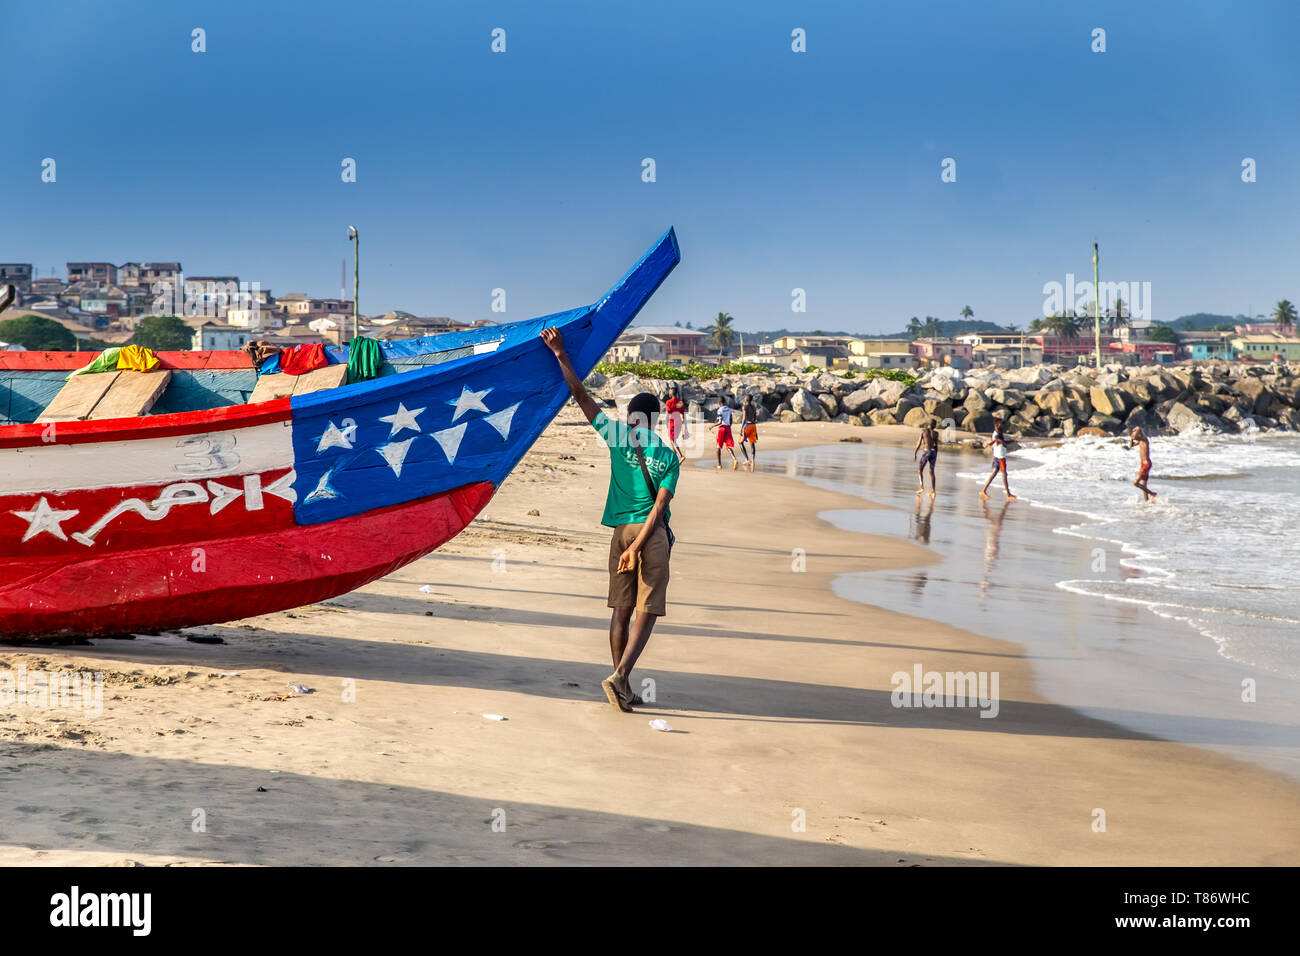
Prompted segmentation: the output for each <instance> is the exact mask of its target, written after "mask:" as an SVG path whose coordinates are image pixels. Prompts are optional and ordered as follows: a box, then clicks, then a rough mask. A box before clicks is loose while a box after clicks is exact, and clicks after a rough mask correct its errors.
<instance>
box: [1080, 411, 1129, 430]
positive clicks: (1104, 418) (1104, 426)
mask: <svg viewBox="0 0 1300 956" xmlns="http://www.w3.org/2000/svg"><path fill="white" fill-rule="evenodd" d="M1088 427H1089V428H1100V429H1101V430H1102V431H1103V432H1105V433H1106V434H1107V435H1118V434H1119V433H1120V430H1121V429H1122V428H1123V427H1124V422H1123V421H1122V420H1121V419H1119V418H1115V417H1114V416H1113V415H1101V414H1098V413H1096V412H1094V413H1093V415H1092V418H1090V419H1088Z"/></svg>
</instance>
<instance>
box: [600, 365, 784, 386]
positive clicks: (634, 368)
mask: <svg viewBox="0 0 1300 956" xmlns="http://www.w3.org/2000/svg"><path fill="white" fill-rule="evenodd" d="M596 371H597V372H599V373H600V374H601V375H635V376H637V378H662V379H668V380H670V381H674V382H682V381H685V380H686V379H688V378H694V379H698V380H699V381H701V382H703V381H706V380H707V379H711V378H721V377H722V376H724V375H748V374H749V373H751V372H767V373H769V374H770V373H771V372H772V371H773V369H772V367H771V366H770V365H755V364H753V363H752V362H727V363H726V364H725V365H705V364H704V363H702V362H691V363H690V364H689V365H669V364H668V363H667V362H601V363H600V364H599V365H597V366H596Z"/></svg>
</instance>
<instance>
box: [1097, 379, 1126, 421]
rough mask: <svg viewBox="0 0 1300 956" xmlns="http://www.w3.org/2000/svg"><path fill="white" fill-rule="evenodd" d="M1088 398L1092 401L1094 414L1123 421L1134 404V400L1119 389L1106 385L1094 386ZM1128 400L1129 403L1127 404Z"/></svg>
mask: <svg viewBox="0 0 1300 956" xmlns="http://www.w3.org/2000/svg"><path fill="white" fill-rule="evenodd" d="M1103 377H1104V376H1103ZM1088 397H1089V398H1090V399H1091V400H1092V410H1093V411H1094V412H1096V413H1097V414H1100V415H1106V416H1109V417H1111V418H1121V419H1122V418H1123V417H1124V416H1125V415H1127V414H1128V410H1129V408H1130V404H1131V402H1132V399H1131V398H1130V397H1129V396H1127V395H1125V394H1124V393H1123V392H1121V391H1120V390H1119V389H1118V388H1112V387H1108V386H1105V385H1094V386H1093V387H1092V388H1090V389H1088ZM1126 400H1127V401H1128V403H1126Z"/></svg>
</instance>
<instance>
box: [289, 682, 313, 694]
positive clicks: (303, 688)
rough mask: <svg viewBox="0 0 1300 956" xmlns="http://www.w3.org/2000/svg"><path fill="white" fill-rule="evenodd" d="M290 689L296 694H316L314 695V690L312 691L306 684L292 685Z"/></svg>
mask: <svg viewBox="0 0 1300 956" xmlns="http://www.w3.org/2000/svg"><path fill="white" fill-rule="evenodd" d="M289 689H290V690H291V691H293V692H294V693H295V694H314V693H316V692H315V691H314V690H312V689H311V688H310V687H308V686H307V685H306V684H290V685H289Z"/></svg>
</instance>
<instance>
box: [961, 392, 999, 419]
mask: <svg viewBox="0 0 1300 956" xmlns="http://www.w3.org/2000/svg"><path fill="white" fill-rule="evenodd" d="M962 405H964V406H965V408H966V411H968V412H971V413H972V414H977V415H978V414H981V413H983V412H987V411H988V410H989V409H990V408H992V407H993V403H992V402H990V401H989V400H988V398H987V397H985V395H984V393H983V392H981V391H980V390H979V389H978V388H972V389H971V390H970V391H968V392H967V393H966V400H965V401H964V402H962Z"/></svg>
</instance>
